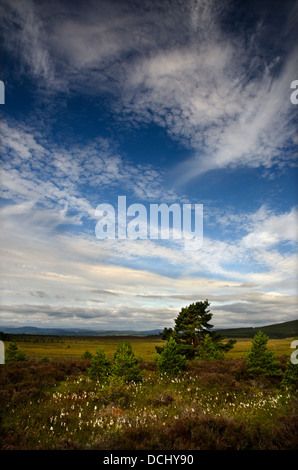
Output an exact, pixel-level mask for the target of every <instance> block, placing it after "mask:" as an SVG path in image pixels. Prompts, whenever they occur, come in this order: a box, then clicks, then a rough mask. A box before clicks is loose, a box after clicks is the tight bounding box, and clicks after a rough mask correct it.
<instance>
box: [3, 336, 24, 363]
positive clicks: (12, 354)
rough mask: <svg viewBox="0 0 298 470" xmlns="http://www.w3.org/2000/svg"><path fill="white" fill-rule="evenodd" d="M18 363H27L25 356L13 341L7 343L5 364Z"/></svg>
mask: <svg viewBox="0 0 298 470" xmlns="http://www.w3.org/2000/svg"><path fill="white" fill-rule="evenodd" d="M19 361H27V357H26V354H25V353H24V352H23V351H21V350H20V349H18V346H17V343H16V342H15V341H13V342H11V343H9V345H8V347H7V350H6V354H5V362H7V363H10V362H19Z"/></svg>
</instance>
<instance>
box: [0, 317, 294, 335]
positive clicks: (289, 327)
mask: <svg viewBox="0 0 298 470" xmlns="http://www.w3.org/2000/svg"><path fill="white" fill-rule="evenodd" d="M258 330H262V331H263V332H264V333H265V334H266V335H267V336H268V337H269V338H270V339H282V338H289V337H294V336H298V320H292V321H287V322H282V323H273V324H270V325H264V326H257V327H241V328H221V329H214V330H213V331H216V332H217V333H220V334H221V335H222V336H224V337H226V338H252V337H253V336H254V335H255V334H256V333H257V332H258ZM0 332H2V333H4V334H13V335H44V336H158V335H159V334H160V333H161V332H162V330H161V329H153V330H140V331H138V330H88V329H83V328H43V327H35V326H22V327H6V326H0Z"/></svg>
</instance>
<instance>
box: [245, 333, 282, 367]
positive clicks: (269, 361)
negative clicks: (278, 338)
mask: <svg viewBox="0 0 298 470" xmlns="http://www.w3.org/2000/svg"><path fill="white" fill-rule="evenodd" d="M268 339H269V338H268V336H267V335H265V333H263V332H262V331H261V330H259V331H258V333H257V334H256V335H255V336H254V338H253V341H252V347H251V349H250V351H249V353H248V372H249V374H250V375H251V376H256V375H257V376H258V375H259V376H260V375H263V376H279V375H281V374H282V372H281V369H280V362H279V361H276V360H274V353H273V352H272V351H269V350H268V349H267V342H268Z"/></svg>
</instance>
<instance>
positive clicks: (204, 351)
mask: <svg viewBox="0 0 298 470" xmlns="http://www.w3.org/2000/svg"><path fill="white" fill-rule="evenodd" d="M224 358H225V353H224V352H223V350H222V349H220V348H219V347H218V345H217V343H216V342H215V341H213V340H212V339H211V337H210V336H209V335H208V334H207V335H206V336H205V339H204V342H203V344H202V345H201V346H200V347H199V348H198V352H197V359H202V360H211V359H224Z"/></svg>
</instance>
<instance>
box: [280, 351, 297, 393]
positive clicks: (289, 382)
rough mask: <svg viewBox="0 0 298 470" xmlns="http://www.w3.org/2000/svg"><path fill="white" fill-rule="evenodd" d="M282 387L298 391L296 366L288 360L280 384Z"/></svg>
mask: <svg viewBox="0 0 298 470" xmlns="http://www.w3.org/2000/svg"><path fill="white" fill-rule="evenodd" d="M281 385H282V387H286V388H292V389H296V390H298V364H293V363H292V362H291V360H290V359H289V360H288V361H287V368H286V370H285V373H284V376H283V379H282V382H281Z"/></svg>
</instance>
